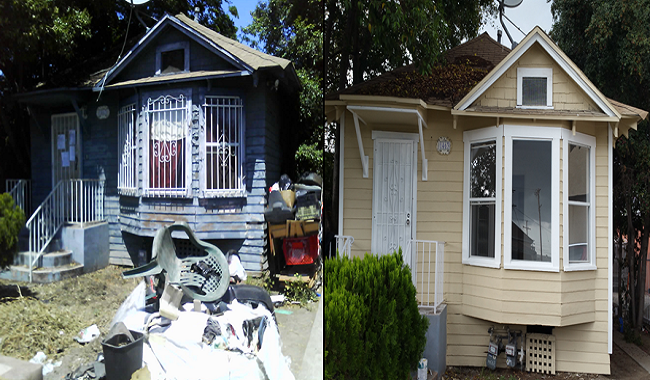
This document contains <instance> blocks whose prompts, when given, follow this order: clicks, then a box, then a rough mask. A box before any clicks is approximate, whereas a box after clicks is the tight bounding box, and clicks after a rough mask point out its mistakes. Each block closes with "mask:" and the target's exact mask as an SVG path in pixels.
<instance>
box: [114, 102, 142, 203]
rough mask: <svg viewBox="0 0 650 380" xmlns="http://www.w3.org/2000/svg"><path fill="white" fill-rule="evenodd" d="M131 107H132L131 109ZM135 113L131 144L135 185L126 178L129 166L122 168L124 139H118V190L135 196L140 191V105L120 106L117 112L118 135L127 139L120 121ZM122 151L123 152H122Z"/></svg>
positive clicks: (123, 193) (120, 192)
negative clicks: (130, 183)
mask: <svg viewBox="0 0 650 380" xmlns="http://www.w3.org/2000/svg"><path fill="white" fill-rule="evenodd" d="M129 108H130V109H129ZM131 112H132V113H133V115H132V117H133V131H132V133H133V135H132V136H131V137H132V138H133V141H132V142H131V143H132V144H133V145H132V146H131V152H130V156H131V165H133V166H135V173H134V176H133V178H131V179H132V182H133V183H132V185H133V186H127V185H126V183H127V182H128V180H127V178H124V176H127V177H128V173H129V170H130V169H129V168H127V169H126V170H123V169H122V165H123V164H124V162H123V160H122V156H123V153H122V152H121V151H122V147H123V143H124V142H123V141H122V140H119V141H118V175H117V178H118V183H117V190H118V193H119V194H122V195H132V196H135V195H137V193H138V179H139V178H138V177H139V175H138V158H139V157H138V106H137V104H136V103H135V102H133V103H130V104H127V105H124V106H122V107H120V108H119V111H118V113H117V125H118V136H119V138H121V137H124V138H125V139H126V138H128V134H127V135H123V131H121V128H122V127H123V126H122V125H121V124H120V121H121V120H122V117H124V115H125V114H127V113H131ZM120 153H122V154H120ZM127 166H128V165H127Z"/></svg>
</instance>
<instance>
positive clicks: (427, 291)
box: [403, 240, 445, 312]
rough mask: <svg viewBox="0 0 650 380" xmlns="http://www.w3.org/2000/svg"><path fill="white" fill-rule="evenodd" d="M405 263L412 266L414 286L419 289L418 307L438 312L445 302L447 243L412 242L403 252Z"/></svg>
mask: <svg viewBox="0 0 650 380" xmlns="http://www.w3.org/2000/svg"><path fill="white" fill-rule="evenodd" d="M403 255H404V262H405V263H407V264H409V265H410V266H411V271H412V272H411V276H412V277H413V285H415V287H416V289H417V297H418V305H419V306H420V308H422V309H432V310H433V311H434V312H437V311H438V306H440V304H441V303H442V301H443V294H442V291H443V276H444V273H445V243H444V242H439V241H427V240H411V241H410V242H409V244H407V246H406V249H405V250H404V252H403Z"/></svg>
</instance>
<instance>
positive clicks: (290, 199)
mask: <svg viewBox="0 0 650 380" xmlns="http://www.w3.org/2000/svg"><path fill="white" fill-rule="evenodd" d="M280 194H282V199H284V203H286V204H287V206H289V208H293V205H294V204H295V203H296V193H295V192H294V191H293V190H281V191H280Z"/></svg>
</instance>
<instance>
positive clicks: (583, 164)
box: [563, 134, 596, 270]
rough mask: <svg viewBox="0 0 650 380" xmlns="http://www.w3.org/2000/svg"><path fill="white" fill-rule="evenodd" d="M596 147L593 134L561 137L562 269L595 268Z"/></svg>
mask: <svg viewBox="0 0 650 380" xmlns="http://www.w3.org/2000/svg"><path fill="white" fill-rule="evenodd" d="M595 146H596V142H595V139H594V138H593V137H592V136H587V135H582V134H576V136H569V137H568V138H565V140H564V146H563V150H564V152H563V153H564V154H563V159H564V162H566V170H565V173H564V189H563V190H564V194H565V196H564V236H565V243H564V247H563V249H564V270H584V269H595V268H596V262H595V207H593V205H594V195H595V184H594V182H595V181H593V180H592V178H593V177H592V176H593V173H594V171H595Z"/></svg>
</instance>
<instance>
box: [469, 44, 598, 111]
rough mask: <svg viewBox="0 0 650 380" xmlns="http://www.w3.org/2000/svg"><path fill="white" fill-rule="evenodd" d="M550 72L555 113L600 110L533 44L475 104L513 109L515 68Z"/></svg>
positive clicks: (539, 47)
mask: <svg viewBox="0 0 650 380" xmlns="http://www.w3.org/2000/svg"><path fill="white" fill-rule="evenodd" d="M518 67H529V68H552V69H553V108H554V109H556V110H589V111H600V110H599V109H598V107H597V106H596V105H595V104H594V102H593V101H592V100H591V99H590V98H589V96H587V94H585V92H584V91H582V89H580V87H578V85H576V84H575V82H573V80H572V79H571V78H570V77H569V76H568V75H567V73H566V72H564V70H563V69H562V68H561V67H560V66H559V65H558V64H557V63H555V61H553V59H552V58H551V57H549V56H548V54H547V53H546V52H545V51H544V49H543V48H542V47H541V46H540V45H539V44H535V45H533V46H532V47H531V48H530V49H529V50H528V51H527V52H526V53H524V54H523V55H522V56H521V58H520V59H519V61H517V62H516V63H515V64H514V65H512V67H510V68H509V69H508V70H507V71H506V72H505V73H504V74H503V75H502V76H501V78H499V79H497V80H496V82H494V84H493V85H492V86H491V87H490V88H489V89H488V90H487V91H485V92H484V93H483V95H481V96H480V97H479V98H478V99H477V100H476V101H475V102H474V105H476V106H479V105H480V106H484V107H503V108H514V107H516V106H517V68H518Z"/></svg>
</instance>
